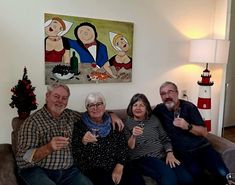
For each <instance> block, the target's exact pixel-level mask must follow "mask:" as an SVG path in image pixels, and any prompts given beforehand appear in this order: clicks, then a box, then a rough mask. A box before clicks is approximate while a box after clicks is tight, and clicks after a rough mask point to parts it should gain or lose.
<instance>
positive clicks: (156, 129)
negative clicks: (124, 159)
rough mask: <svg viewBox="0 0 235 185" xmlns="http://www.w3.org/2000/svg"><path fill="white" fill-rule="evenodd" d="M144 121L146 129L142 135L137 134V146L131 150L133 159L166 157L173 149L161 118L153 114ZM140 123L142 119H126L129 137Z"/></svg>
mask: <svg viewBox="0 0 235 185" xmlns="http://www.w3.org/2000/svg"><path fill="white" fill-rule="evenodd" d="M142 122H143V123H144V131H143V134H142V135H140V136H137V138H136V145H135V148H134V149H130V150H129V153H130V158H131V159H132V160H133V159H138V158H140V157H143V156H151V157H157V158H158V159H162V158H164V157H165V156H166V151H169V150H171V151H172V145H171V142H170V139H169V137H168V136H167V134H166V132H165V131H164V129H163V127H162V125H161V123H160V121H159V119H158V118H157V117H155V116H154V115H152V116H151V117H150V118H149V119H147V120H144V121H142ZM139 124H140V121H135V120H134V119H132V118H130V117H128V118H127V119H126V121H125V125H126V127H127V129H126V136H127V138H130V136H131V134H132V130H133V128H134V127H135V126H138V125H139Z"/></svg>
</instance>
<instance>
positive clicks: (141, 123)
mask: <svg viewBox="0 0 235 185" xmlns="http://www.w3.org/2000/svg"><path fill="white" fill-rule="evenodd" d="M138 126H139V127H140V128H142V129H144V122H143V121H141V122H139V124H138Z"/></svg>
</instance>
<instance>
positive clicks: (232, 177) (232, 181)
mask: <svg viewBox="0 0 235 185" xmlns="http://www.w3.org/2000/svg"><path fill="white" fill-rule="evenodd" d="M226 178H227V180H228V185H235V173H229V174H227V175H226Z"/></svg>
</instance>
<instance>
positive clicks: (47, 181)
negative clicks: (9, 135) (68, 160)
mask: <svg viewBox="0 0 235 185" xmlns="http://www.w3.org/2000/svg"><path fill="white" fill-rule="evenodd" d="M19 177H20V179H21V180H22V181H23V183H24V184H25V185H92V182H91V181H90V180H89V179H88V178H87V177H85V176H84V175H83V174H81V172H80V171H79V169H78V168H76V167H70V168H68V169H63V170H48V169H44V168H41V167H33V168H27V169H19Z"/></svg>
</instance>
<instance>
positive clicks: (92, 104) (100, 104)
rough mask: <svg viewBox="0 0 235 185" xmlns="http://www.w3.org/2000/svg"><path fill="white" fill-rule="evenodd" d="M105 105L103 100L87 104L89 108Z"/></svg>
mask: <svg viewBox="0 0 235 185" xmlns="http://www.w3.org/2000/svg"><path fill="white" fill-rule="evenodd" d="M103 105H104V103H103V102H98V103H96V104H94V103H91V104H88V105H87V108H88V109H94V108H101V107H102V106H103Z"/></svg>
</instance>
